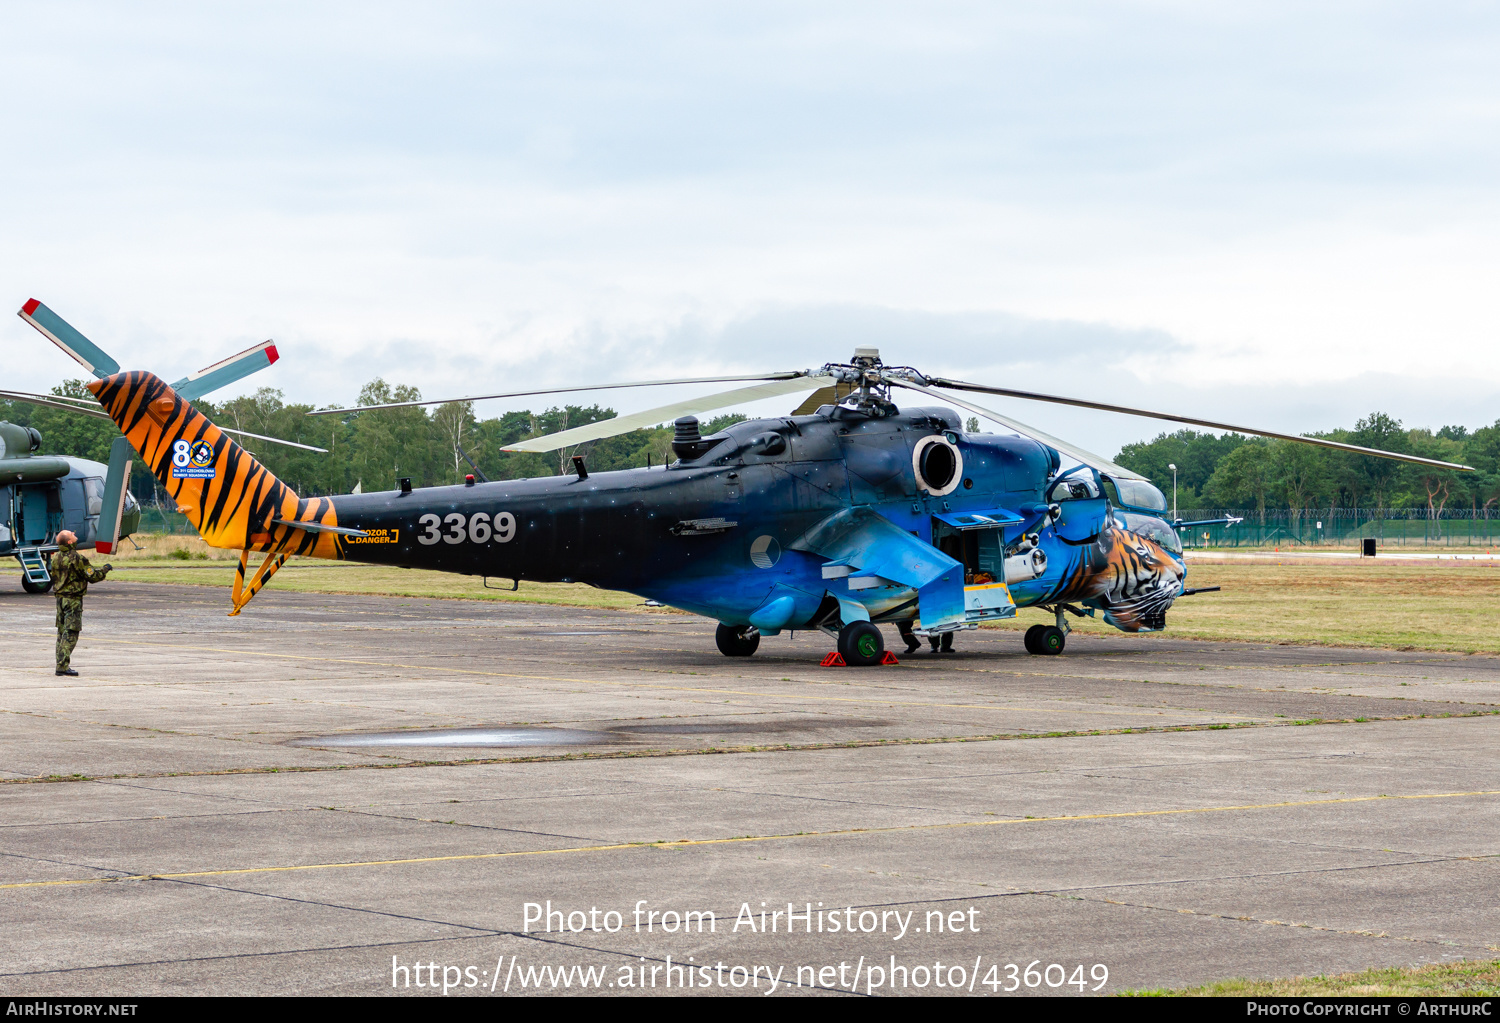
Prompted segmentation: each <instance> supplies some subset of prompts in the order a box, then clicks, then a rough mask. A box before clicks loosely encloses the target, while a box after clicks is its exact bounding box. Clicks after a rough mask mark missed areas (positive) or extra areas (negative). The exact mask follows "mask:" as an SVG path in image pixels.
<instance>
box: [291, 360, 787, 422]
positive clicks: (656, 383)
mask: <svg viewBox="0 0 1500 1023" xmlns="http://www.w3.org/2000/svg"><path fill="white" fill-rule="evenodd" d="M805 376H807V371H806V370H800V371H791V372H786V373H757V374H753V375H751V376H737V377H691V378H684V379H682V380H638V381H636V382H635V383H630V384H586V385H584V386H582V387H549V388H546V389H544V390H540V391H506V392H504V393H503V394H471V395H469V396H468V397H467V398H438V399H436V400H434V401H393V402H390V403H388V404H385V405H352V406H350V407H349V408H322V409H315V410H314V411H312V412H309V413H308V415H310V416H333V415H338V414H339V413H341V412H369V411H371V410H372V409H382V408H412V407H414V406H417V405H446V404H448V403H449V402H450V401H485V400H486V399H489V398H528V397H530V396H532V395H534V394H568V393H570V392H573V391H616V390H619V389H620V388H623V387H666V386H668V385H671V384H728V383H733V382H735V381H736V380H793V379H796V378H798V377H805Z"/></svg>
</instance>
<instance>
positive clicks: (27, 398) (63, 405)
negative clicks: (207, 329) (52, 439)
mask: <svg viewBox="0 0 1500 1023" xmlns="http://www.w3.org/2000/svg"><path fill="white" fill-rule="evenodd" d="M0 399H6V400H9V401H24V402H26V403H27V404H30V405H40V406H42V407H43V408H52V409H58V410H60V411H63V412H77V413H78V414H79V415H81V416H92V417H93V418H95V419H110V415H109V413H108V412H105V411H104V409H102V408H100V407H99V403H98V402H96V401H93V400H91V399H87V398H74V397H70V396H68V395H64V394H32V393H30V392H29V391H5V390H0ZM73 402H77V404H72V403H73ZM111 421H113V420H111ZM219 429H220V430H222V431H223V432H225V433H232V434H235V435H236V436H239V437H251V438H254V439H255V440H265V441H270V442H271V443H272V444H285V445H286V446H287V447H289V448H301V449H302V450H304V451H316V452H318V454H320V455H326V454H328V449H327V448H319V447H314V446H313V445H311V444H299V443H298V442H297V441H294V440H282V439H281V438H280V437H266V436H263V435H261V434H259V433H251V432H249V431H248V430H231V429H230V428H229V427H227V426H221V427H219Z"/></svg>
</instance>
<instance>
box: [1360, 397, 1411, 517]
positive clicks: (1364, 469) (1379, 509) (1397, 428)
mask: <svg viewBox="0 0 1500 1023" xmlns="http://www.w3.org/2000/svg"><path fill="white" fill-rule="evenodd" d="M1349 443H1351V444H1358V445H1359V446H1360V447H1364V448H1379V449H1381V450H1382V451H1398V452H1404V451H1405V450H1406V447H1407V437H1406V431H1405V430H1403V429H1401V421H1400V420H1399V419H1392V418H1391V417H1390V416H1388V415H1386V414H1385V413H1384V412H1372V413H1370V414H1369V415H1368V416H1366V417H1365V418H1364V419H1361V420H1359V421H1358V422H1357V423H1355V424H1354V432H1353V433H1351V434H1350V435H1349ZM1354 457H1355V460H1356V461H1355V464H1356V465H1357V466H1358V468H1359V477H1360V482H1361V483H1362V484H1363V485H1362V487H1361V490H1363V491H1364V492H1365V493H1367V494H1369V495H1370V497H1371V499H1372V500H1374V502H1375V511H1376V514H1377V515H1380V514H1383V513H1384V512H1385V506H1386V501H1387V500H1388V498H1389V497H1390V495H1391V491H1392V490H1393V489H1394V487H1395V486H1396V484H1397V482H1398V481H1399V480H1400V478H1401V463H1400V462H1397V461H1395V460H1393V459H1390V458H1378V457H1376V456H1374V455H1356V456H1354Z"/></svg>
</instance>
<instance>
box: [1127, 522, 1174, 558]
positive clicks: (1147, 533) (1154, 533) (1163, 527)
mask: <svg viewBox="0 0 1500 1023" xmlns="http://www.w3.org/2000/svg"><path fill="white" fill-rule="evenodd" d="M1115 517H1116V518H1117V519H1118V518H1123V519H1124V520H1125V528H1126V529H1128V530H1130V531H1131V532H1132V533H1139V534H1140V535H1141V536H1144V537H1145V538H1146V539H1148V540H1154V541H1155V542H1156V543H1157V544H1158V545H1160V546H1162V547H1165V548H1166V549H1167V550H1169V551H1171V552H1172V553H1173V554H1181V553H1182V541H1181V540H1179V539H1178V538H1177V531H1176V530H1175V529H1173V528H1172V527H1171V526H1169V525H1167V524H1166V523H1165V522H1163V521H1162V520H1161V519H1159V518H1157V517H1156V516H1155V515H1137V514H1136V513H1135V512H1124V513H1121V514H1119V515H1116V516H1115Z"/></svg>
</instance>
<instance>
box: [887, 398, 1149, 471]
mask: <svg viewBox="0 0 1500 1023" xmlns="http://www.w3.org/2000/svg"><path fill="white" fill-rule="evenodd" d="M886 379H887V381H888V382H889V383H892V384H895V385H896V386H897V387H905V388H908V389H910V390H913V391H921V392H922V393H923V394H930V395H932V397H934V398H938V399H940V400H942V401H951V402H952V403H953V404H955V405H957V406H958V407H959V408H964V409H968V410H969V411H970V412H972V413H974V414H975V415H977V416H984V418H986V419H988V420H990V421H992V422H996V423H999V424H1000V425H1001V426H1003V427H1005V428H1006V429H1009V430H1014V431H1016V432H1017V433H1019V434H1020V435H1021V436H1023V437H1030V438H1031V439H1032V440H1036V441H1041V442H1042V443H1043V444H1047V445H1049V446H1051V447H1054V448H1056V449H1057V450H1058V451H1060V452H1062V453H1063V454H1065V455H1067V456H1068V457H1069V458H1072V459H1076V460H1077V461H1080V462H1082V463H1083V464H1084V465H1090V466H1093V467H1094V468H1095V469H1098V470H1099V471H1100V472H1103V473H1107V474H1109V475H1110V476H1114V477H1116V478H1119V479H1127V480H1145V479H1146V477H1144V476H1142V475H1140V474H1139V473H1136V472H1132V471H1130V470H1129V469H1127V468H1125V467H1124V466H1123V465H1116V464H1115V463H1114V462H1111V461H1110V460H1109V459H1107V458H1105V457H1103V456H1102V455H1096V454H1094V453H1093V452H1092V451H1086V450H1084V449H1083V448H1080V447H1078V446H1077V445H1075V444H1069V443H1068V442H1067V441H1065V440H1061V439H1060V438H1057V437H1054V436H1052V435H1051V434H1050V433H1043V432H1042V431H1041V430H1038V429H1037V428H1036V427H1034V426H1027V425H1026V424H1025V423H1023V422H1020V421H1019V420H1016V419H1012V418H1010V417H1009V416H1003V415H1001V414H1000V413H998V412H993V411H991V410H990V409H987V408H980V407H979V406H978V405H973V404H970V403H969V402H966V401H964V400H963V399H962V398H955V397H953V396H952V395H951V394H943V393H941V392H939V391H934V390H933V389H932V388H930V387H922V386H920V385H919V384H914V383H912V382H911V381H909V380H902V379H900V378H898V377H887V378H886ZM1147 482H1149V481H1147Z"/></svg>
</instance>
